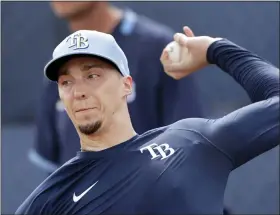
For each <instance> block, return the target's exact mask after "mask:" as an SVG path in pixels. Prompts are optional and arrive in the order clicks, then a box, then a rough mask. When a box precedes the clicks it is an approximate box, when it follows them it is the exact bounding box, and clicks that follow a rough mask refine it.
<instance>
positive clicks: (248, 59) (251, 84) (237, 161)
mask: <svg viewBox="0 0 280 215" xmlns="http://www.w3.org/2000/svg"><path fill="white" fill-rule="evenodd" d="M207 57H208V61H209V62H210V63H214V64H216V65H217V66H219V67H220V68H221V69H222V70H223V71H225V72H226V73H228V74H229V75H231V76H232V77H233V78H234V79H235V80H236V81H237V82H238V83H239V84H240V85H241V86H242V87H243V88H244V90H246V92H247V93H248V95H249V97H250V98H251V100H252V102H253V104H251V105H248V106H246V107H243V108H241V109H238V110H236V111H234V112H232V113H230V114H228V115H226V116H224V117H222V118H220V119H217V120H209V121H207V124H206V125H205V127H204V130H203V131H202V132H203V134H204V135H205V136H206V137H207V138H208V139H209V141H211V143H212V144H213V145H215V146H216V147H217V148H219V149H220V150H221V151H222V152H224V153H225V154H226V155H227V156H228V157H229V158H230V159H231V160H232V161H233V163H234V166H235V167H238V166H240V165H242V164H244V163H245V162H247V161H249V160H250V159H252V158H254V157H256V156H258V155H259V154H261V153H263V152H266V151H267V150H270V149H272V148H273V147H275V146H277V145H279V142H280V138H279V119H280V118H279V69H277V68H275V67H274V66H272V65H271V64H270V63H268V62H266V61H265V60H263V59H262V58H260V57H259V56H257V55H255V54H253V53H251V52H250V51H248V50H246V49H244V48H242V47H240V46H238V45H236V44H234V43H232V42H230V41H228V40H220V41H217V42H214V43H213V44H212V45H211V46H210V47H209V49H208V52H207Z"/></svg>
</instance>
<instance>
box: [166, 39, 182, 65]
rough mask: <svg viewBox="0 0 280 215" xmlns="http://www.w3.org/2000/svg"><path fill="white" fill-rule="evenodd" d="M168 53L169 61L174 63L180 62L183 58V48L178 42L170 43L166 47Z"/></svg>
mask: <svg viewBox="0 0 280 215" xmlns="http://www.w3.org/2000/svg"><path fill="white" fill-rule="evenodd" d="M166 49H167V51H168V56H169V59H170V60H171V61H172V62H179V61H180V59H181V56H182V50H183V48H182V47H181V46H180V45H179V44H178V43H177V42H176V41H173V42H171V43H169V44H168V45H167V47H166Z"/></svg>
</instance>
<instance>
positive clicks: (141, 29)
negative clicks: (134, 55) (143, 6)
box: [126, 10, 174, 48]
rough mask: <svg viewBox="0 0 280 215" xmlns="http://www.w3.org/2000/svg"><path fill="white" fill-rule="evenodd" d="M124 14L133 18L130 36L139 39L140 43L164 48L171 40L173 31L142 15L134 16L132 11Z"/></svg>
mask: <svg viewBox="0 0 280 215" xmlns="http://www.w3.org/2000/svg"><path fill="white" fill-rule="evenodd" d="M126 13H130V14H132V16H134V17H135V27H134V31H133V33H132V35H133V36H135V37H138V38H140V42H143V43H144V42H145V43H148V44H149V43H153V45H161V46H163V45H164V46H165V45H167V43H169V42H171V41H172V40H173V35H174V31H173V30H172V29H171V28H170V27H168V26H167V25H164V24H162V23H160V22H157V21H155V20H152V19H151V18H148V17H146V16H144V15H141V14H136V13H135V12H134V11H132V10H127V11H126ZM161 48H162V47H161Z"/></svg>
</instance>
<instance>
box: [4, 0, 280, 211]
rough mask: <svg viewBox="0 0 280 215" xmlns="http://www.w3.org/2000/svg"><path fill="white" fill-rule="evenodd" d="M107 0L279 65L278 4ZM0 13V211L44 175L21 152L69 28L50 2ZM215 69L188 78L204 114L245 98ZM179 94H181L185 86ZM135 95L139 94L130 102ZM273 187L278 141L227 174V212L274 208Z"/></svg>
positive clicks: (7, 7) (12, 5)
mask: <svg viewBox="0 0 280 215" xmlns="http://www.w3.org/2000/svg"><path fill="white" fill-rule="evenodd" d="M110 4H111V5H115V6H117V7H118V8H123V9H124V10H123V11H126V8H130V9H131V10H133V11H135V12H136V13H137V14H138V15H137V16H138V17H139V16H140V15H139V14H143V15H144V16H146V17H149V18H151V19H152V20H155V21H153V22H157V23H163V24H164V25H165V26H168V27H167V29H168V28H169V29H170V28H172V29H174V30H175V31H181V27H182V25H184V24H187V25H189V26H190V27H191V28H192V29H193V30H194V31H195V32H197V34H198V35H210V36H214V37H215V36H217V35H219V36H222V37H225V38H228V39H230V40H232V41H233V42H235V43H237V44H240V45H241V46H243V47H245V48H247V49H250V50H252V51H253V52H255V53H259V54H260V55H261V56H263V57H264V58H266V59H268V60H269V61H270V62H272V63H273V64H274V65H276V66H277V67H279V50H277V49H275V47H279V3H278V2H128V1H125V2H110ZM1 15H2V16H1V17H2V19H1V24H2V32H1V36H2V38H1V41H2V43H1V50H2V55H1V79H2V82H1V91H2V92H1V97H2V105H1V112H2V115H1V122H2V128H1V134H2V141H1V143H2V144H1V150H2V153H1V164H2V165H1V171H2V177H1V179H2V187H1V191H2V193H1V194H2V195H1V196H2V198H1V209H2V214H12V213H14V211H15V210H16V208H17V207H18V205H19V204H20V203H21V202H22V201H23V200H24V199H25V198H26V197H27V195H28V194H29V193H30V192H32V190H33V189H34V188H35V187H36V186H37V185H39V183H41V182H42V181H43V180H44V179H45V178H46V172H44V171H42V168H41V169H39V168H38V166H36V165H33V164H32V163H31V162H30V161H29V159H28V157H27V154H28V152H29V151H30V149H31V148H34V147H33V146H34V144H33V142H34V136H35V131H36V124H35V112H36V109H37V107H38V103H41V101H40V100H41V97H42V92H43V90H44V89H45V84H44V85H43V84H42V79H43V68H44V65H45V63H46V62H47V61H48V60H49V59H50V54H51V53H52V51H53V48H54V47H55V46H56V45H57V44H58V42H59V41H60V40H61V39H62V38H64V37H65V36H66V35H67V34H68V33H69V32H70V31H71V30H70V29H69V27H68V26H69V25H68V22H67V20H66V19H61V18H59V17H57V16H56V15H55V14H54V12H53V11H52V7H50V2H2V3H1ZM140 17H143V16H140ZM165 28H166V27H165ZM168 31H171V30H168ZM240 32H242V34H240ZM126 38H128V37H126ZM259 41H262V43H260V42H259ZM122 48H124V47H122ZM141 49H142V47H141ZM135 51H139V50H135ZM147 58H149V56H147ZM131 70H132V68H131ZM217 70H219V69H217V68H213V67H209V68H207V69H203V70H201V71H199V72H198V73H196V77H193V79H192V80H193V81H196V80H199V81H196V83H195V84H196V88H195V90H194V91H195V92H192V94H194V95H199V97H198V98H197V100H198V102H199V105H200V107H199V112H202V114H203V116H204V117H206V118H216V117H220V116H222V115H225V114H226V113H228V112H230V111H232V110H234V109H237V108H240V107H241V106H244V105H246V104H248V103H249V102H250V101H249V99H248V96H247V95H246V93H245V92H244V91H243V89H242V88H241V87H240V86H239V85H238V84H236V83H235V82H234V81H233V80H232V79H231V78H230V77H228V76H227V75H224V74H223V72H222V71H217ZM194 79H195V80H194ZM185 81H186V82H187V83H188V80H185ZM30 83H32V84H30ZM209 84H211V88H209V87H208V85H209ZM184 86H192V85H187V84H184ZM136 88H137V83H136ZM187 90H192V89H189V88H187ZM180 93H184V94H185V93H186V90H182V91H180ZM187 93H189V92H187ZM187 95H188V94H186V96H187ZM138 97H139V94H137V97H136V99H135V102H136V101H137V98H138ZM132 104H133V103H130V105H132ZM60 116H62V114H60ZM62 118H63V117H62ZM267 166H269V167H270V168H267ZM278 191H279V147H277V148H276V149H275V150H272V151H270V152H268V153H266V154H264V155H262V156H260V157H258V158H257V159H254V160H252V161H251V162H249V163H247V164H246V165H244V166H242V168H239V169H238V170H235V171H233V172H232V173H231V175H230V177H229V181H228V184H227V189H226V194H225V204H226V205H229V206H230V208H231V209H232V213H233V214H256V213H257V214H279V192H278Z"/></svg>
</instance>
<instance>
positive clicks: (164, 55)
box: [160, 48, 169, 62]
mask: <svg viewBox="0 0 280 215" xmlns="http://www.w3.org/2000/svg"><path fill="white" fill-rule="evenodd" d="M160 60H161V61H162V62H167V61H169V53H168V50H167V49H166V48H165V49H163V51H162V54H161V56H160Z"/></svg>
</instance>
